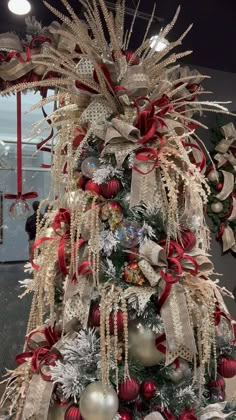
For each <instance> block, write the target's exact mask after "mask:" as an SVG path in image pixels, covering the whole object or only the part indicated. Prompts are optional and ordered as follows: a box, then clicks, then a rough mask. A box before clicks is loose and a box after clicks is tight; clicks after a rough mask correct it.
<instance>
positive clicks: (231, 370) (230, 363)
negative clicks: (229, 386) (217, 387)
mask: <svg viewBox="0 0 236 420" xmlns="http://www.w3.org/2000/svg"><path fill="white" fill-rule="evenodd" d="M218 372H219V374H220V375H221V376H223V378H233V377H234V376H235V375H236V360H235V359H227V358H226V357H222V358H221V359H220V362H219V364H218Z"/></svg>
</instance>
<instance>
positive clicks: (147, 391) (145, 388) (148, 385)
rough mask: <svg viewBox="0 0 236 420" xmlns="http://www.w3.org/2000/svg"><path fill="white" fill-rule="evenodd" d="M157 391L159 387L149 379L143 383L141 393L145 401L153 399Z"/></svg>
mask: <svg viewBox="0 0 236 420" xmlns="http://www.w3.org/2000/svg"><path fill="white" fill-rule="evenodd" d="M156 391H157V385H156V383H155V382H154V381H152V380H149V379H147V380H145V381H143V382H142V384H141V388H140V393H141V395H142V397H143V398H144V400H147V401H149V400H151V399H152V398H154V397H155V394H156Z"/></svg>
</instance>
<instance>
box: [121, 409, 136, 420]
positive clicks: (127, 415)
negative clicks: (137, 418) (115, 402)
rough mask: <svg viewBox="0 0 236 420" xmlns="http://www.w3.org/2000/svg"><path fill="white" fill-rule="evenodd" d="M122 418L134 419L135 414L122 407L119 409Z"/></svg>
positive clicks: (122, 419) (126, 419)
mask: <svg viewBox="0 0 236 420" xmlns="http://www.w3.org/2000/svg"><path fill="white" fill-rule="evenodd" d="M119 415H120V420H132V419H133V416H132V414H131V412H130V411H128V410H124V409H120V410H119Z"/></svg>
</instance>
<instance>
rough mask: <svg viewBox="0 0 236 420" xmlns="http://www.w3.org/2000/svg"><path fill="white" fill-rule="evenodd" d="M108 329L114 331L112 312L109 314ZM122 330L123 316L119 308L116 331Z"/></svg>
mask: <svg viewBox="0 0 236 420" xmlns="http://www.w3.org/2000/svg"><path fill="white" fill-rule="evenodd" d="M109 323H110V330H111V333H112V334H113V333H114V329H115V316H114V314H111V315H110V320H109ZM123 330H124V317H123V312H122V311H121V310H119V311H117V331H118V333H122V332H123Z"/></svg>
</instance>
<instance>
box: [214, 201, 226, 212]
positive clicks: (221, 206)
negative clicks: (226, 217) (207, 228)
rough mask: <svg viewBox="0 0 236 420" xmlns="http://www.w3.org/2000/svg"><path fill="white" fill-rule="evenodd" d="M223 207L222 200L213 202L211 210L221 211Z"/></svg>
mask: <svg viewBox="0 0 236 420" xmlns="http://www.w3.org/2000/svg"><path fill="white" fill-rule="evenodd" d="M223 208H224V206H223V204H222V203H221V202H220V201H218V203H213V204H212V205H211V210H212V211H213V213H221V212H222V210H223Z"/></svg>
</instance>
